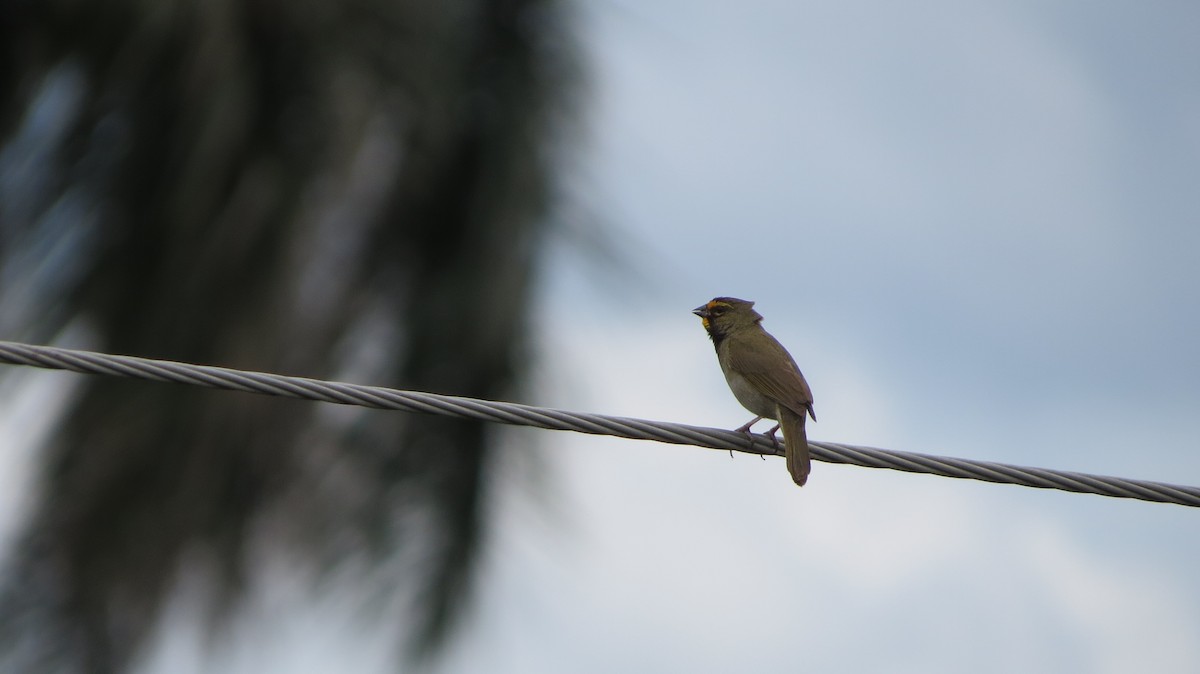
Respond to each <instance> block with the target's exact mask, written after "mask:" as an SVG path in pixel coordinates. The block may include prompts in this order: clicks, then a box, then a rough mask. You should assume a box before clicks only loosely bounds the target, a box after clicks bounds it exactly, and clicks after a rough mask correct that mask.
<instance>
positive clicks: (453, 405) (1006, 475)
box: [0, 341, 1200, 507]
mask: <svg viewBox="0 0 1200 674" xmlns="http://www.w3.org/2000/svg"><path fill="white" fill-rule="evenodd" d="M0 363H9V364H13V365H29V366H33V367H41V368H47V369H52V370H69V371H72V372H80V373H85V374H104V375H112V376H118V377H131V378H136V379H147V380H152V381H162V382H175V383H180V384H191V385H195V386H207V387H211V388H219V389H228V390H233V391H247V392H251V393H261V394H264V395H273V396H282V397H288V398H302V399H306V400H317V401H323V402H331V403H338V404H342V405H359V406H363V407H374V408H379V409H391V410H405V411H409V412H421V413H425V414H442V415H448V416H455V417H463V418H467V419H478V420H483V421H491V422H496V423H502V424H512V425H520V426H535V427H537V428H545V429H554V430H562V431H575V432H578V433H590V434H593V435H610V436H616V437H621V438H631V439H636V440H654V441H656V442H667V443H671V444H677V445H694V446H699V447H707V448H711V449H720V450H732V451H737V452H747V453H751V454H761V455H768V454H769V455H779V454H782V449H781V448H780V447H778V446H776V445H775V444H774V443H773V442H772V441H771V439H770V438H769V437H768V436H766V435H762V434H757V433H755V434H745V433H739V432H737V431H727V430H722V429H718V428H705V427H702V426H688V425H686V424H676V423H669V422H663V421H649V420H646V419H631V418H625V417H613V416H607V415H603V414H588V413H583V412H568V411H565V410H557V409H551V408H546V407H534V406H531V405H521V404H517V403H507V402H499V401H495V400H480V399H476V398H464V397H460V396H450V395H440V394H435V393H422V392H419V391H403V390H398V389H390V388H383V387H379V386H364V385H361V384H347V383H342V382H331V381H322V380H319V379H309V378H306V377H290V376H285V375H278V374H269V373H266V372H250V371H244V370H234V369H229V368H223V367H213V366H209V365H191V364H188V363H178V362H173V361H166V360H154V359H150V358H137V357H132V356H114V355H110V354H104V353H95V352H91V351H79V350H74V349H62V348H58V347H50V346H34V345H30V344H18V343H15V342H4V341H0ZM809 445H810V446H811V449H812V455H813V458H815V459H817V460H818V461H826V462H829V463H844V464H850V465H855V466H864V467H867V468H887V469H891V470H900V471H905V472H909V473H929V474H932V475H941V476H942V477H953V478H960V479H968V480H981V481H984V482H998V483H1004V484H1017V485H1022V486H1026V487H1035V488H1039V489H1058V490H1062V491H1069V492H1077V493H1085V494H1099V495H1101V496H1112V497H1116V498H1131V499H1139V500H1143V501H1155V502H1159V503H1175V504H1178V505H1183V506H1191V507H1200V487H1187V486H1181V485H1172V484H1165V483H1161V482H1150V481H1146V480H1130V479H1126V478H1119V477H1108V476H1103V475H1090V474H1087V473H1075V472H1067V471H1059V470H1050V469H1048V468H1031V467H1026V466H1016V465H1012V464H1006V463H994V462H990V461H974V460H970V459H959V458H953V457H946V456H933V455H929V454H916V453H912V452H899V451H894V450H886V449H875V448H873V447H860V446H855V445H845V444H841V443H836V442H812V441H810V442H809Z"/></svg>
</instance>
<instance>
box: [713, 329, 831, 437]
mask: <svg viewBox="0 0 1200 674" xmlns="http://www.w3.org/2000/svg"><path fill="white" fill-rule="evenodd" d="M763 336H765V337H766V339H765V340H762V342H761V343H762V344H765V345H766V347H765V348H763V349H761V350H758V349H751V348H731V349H730V350H729V356H730V365H732V367H733V369H734V371H736V372H739V373H741V374H742V376H744V377H745V378H746V379H747V380H749V382H750V383H751V384H753V385H754V386H755V388H757V389H759V390H760V391H762V392H763V393H765V394H767V395H768V396H770V397H772V398H774V399H775V401H776V402H777V403H779V404H780V405H783V406H784V407H786V408H788V409H790V410H792V411H793V412H795V413H796V414H799V415H800V416H804V415H805V413H807V414H808V415H809V416H811V417H812V418H813V421H816V420H817V416H816V415H815V414H813V410H812V404H813V397H812V391H811V390H810V389H809V388H808V382H806V381H804V375H803V374H801V373H800V368H799V367H798V366H797V365H796V361H795V360H794V359H793V358H792V356H791V354H789V353H788V352H787V349H785V348H783V345H782V344H780V343H779V341H778V340H776V339H775V338H774V337H772V336H771V335H770V333H767V332H765V331H764V332H763ZM731 346H732V345H731ZM781 362H782V363H786V364H787V365H786V366H784V367H780V366H779V363H781Z"/></svg>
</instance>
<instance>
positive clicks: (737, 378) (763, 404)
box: [725, 371, 779, 420]
mask: <svg viewBox="0 0 1200 674" xmlns="http://www.w3.org/2000/svg"><path fill="white" fill-rule="evenodd" d="M725 381H726V382H728V383H729V389H730V390H731V391H733V397H735V398H737V401H738V402H739V403H741V404H742V407H745V408H746V409H748V410H750V411H751V412H753V413H754V416H757V417H765V418H767V419H776V420H777V419H778V415H779V412H778V411H777V410H776V409H775V401H774V400H772V399H770V398H768V397H767V396H765V395H763V394H762V393H759V392H758V390H757V389H755V388H754V387H753V386H752V385H751V384H750V382H749V381H747V380H746V378H745V377H743V376H742V375H740V374H738V373H736V372H729V371H726V372H725Z"/></svg>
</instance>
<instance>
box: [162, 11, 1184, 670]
mask: <svg viewBox="0 0 1200 674" xmlns="http://www.w3.org/2000/svg"><path fill="white" fill-rule="evenodd" d="M579 18H580V20H581V24H580V28H581V34H582V37H583V38H584V40H585V42H586V44H587V48H588V57H589V61H590V67H591V70H592V77H593V81H592V85H591V90H590V92H589V95H588V96H589V97H588V99H587V104H586V105H585V106H584V108H585V109H586V110H587V119H586V120H585V121H586V124H585V128H586V129H587V131H588V137H587V138H586V139H584V140H583V141H582V144H581V148H580V150H581V156H580V158H579V166H578V167H577V169H576V170H575V171H574V173H573V178H572V179H571V186H572V192H573V193H574V194H575V195H576V198H577V199H578V200H579V205H580V208H581V209H582V210H585V211H587V212H588V213H589V214H590V215H592V216H594V217H597V218H599V219H600V220H602V221H604V222H606V223H608V226H609V227H610V228H611V230H610V231H611V232H612V233H613V238H614V239H615V240H616V241H617V242H618V245H619V248H620V250H621V252H622V254H623V255H625V256H626V259H627V260H628V262H629V263H630V266H631V272H630V273H622V274H620V275H619V277H614V276H605V275H604V274H603V273H602V272H596V271H595V267H594V266H592V265H590V263H589V262H588V260H587V256H586V255H581V254H579V253H578V252H574V251H572V250H571V247H570V246H569V245H564V246H559V247H557V248H556V249H555V252H554V257H553V258H552V259H551V261H550V264H549V265H548V270H547V273H546V276H545V287H544V289H543V291H542V292H541V293H540V295H541V297H542V311H541V313H540V316H541V318H540V324H539V330H540V334H539V344H540V349H539V352H540V356H541V361H540V366H539V375H538V386H537V387H535V388H534V389H533V390H532V391H531V392H530V394H529V396H530V401H531V402H536V403H540V404H547V405H553V406H556V407H565V408H571V409H578V410H586V411H594V412H602V413H609V414H620V415H630V416H640V417H646V418H654V419H664V420H672V421H679V422H686V423H693V424H701V425H712V426H719V427H726V428H733V427H736V426H738V425H740V424H741V423H743V422H744V421H746V420H747V418H748V416H749V415H748V414H747V413H746V412H745V411H744V410H742V408H741V407H740V406H739V405H738V404H737V402H736V401H735V400H734V399H733V397H732V395H731V394H730V393H729V392H728V390H727V388H726V387H725V384H724V381H723V379H722V377H721V375H720V372H719V369H718V367H717V363H716V359H715V356H714V354H713V352H712V347H711V345H710V343H709V342H708V339H707V337H706V336H705V334H704V332H703V330H702V329H701V327H700V325H699V321H698V320H697V319H696V318H695V317H694V316H692V315H691V314H690V313H689V310H690V309H691V308H693V307H695V306H697V305H699V304H701V303H703V302H704V301H706V300H708V299H709V298H711V297H713V296H716V295H733V296H738V297H743V298H746V299H750V300H754V301H756V302H757V303H758V305H757V308H758V310H759V311H760V312H761V313H762V314H763V315H764V316H765V317H766V320H765V323H764V325H765V327H766V328H767V329H768V330H770V331H771V332H773V333H774V334H775V335H776V336H777V337H778V338H779V339H780V340H781V341H782V342H783V343H784V344H785V345H786V346H788V347H789V349H790V350H791V352H792V354H793V355H794V356H795V358H796V360H797V361H798V362H799V364H800V366H801V368H802V369H803V370H804V372H805V374H806V376H807V378H808V381H809V383H810V384H811V386H812V389H813V392H814V397H815V401H816V402H815V405H816V411H817V416H818V418H819V419H820V423H818V424H815V425H813V426H811V427H810V431H809V434H810V437H811V438H813V439H816V440H833V441H839V442H847V443H854V444H866V445H874V446H879V447H886V448H892V449H901V450H909V451H919V452H926V453H935V454H947V455H953V456H962V457H970V458H978V459H988V460H996V461H1004V462H1010V463H1020V464H1029V465H1037V466H1044V467H1052V468H1062V469H1070V470H1078V471H1086V472H1094V473H1102V474H1113V475H1121V476H1126V477H1138V478H1147V479H1155V480H1161V481H1168V482H1177V483H1182V484H1191V485H1198V484H1200V451H1198V450H1200V443H1198V442H1197V440H1196V426H1197V424H1196V410H1197V409H1200V355H1198V352H1200V350H1198V348H1197V345H1198V344H1200V312H1198V310H1197V309H1198V307H1197V294H1198V292H1197V291H1200V264H1197V260H1198V257H1200V255H1198V254H1200V227H1198V226H1197V225H1198V224H1200V189H1198V187H1200V40H1197V39H1196V36H1197V35H1200V5H1197V4H1195V3H1187V2H1159V3H1141V2H1106V3H1094V2H1083V1H1078V2H1070V1H1046V0H1038V1H1037V2H1013V1H1006V2H977V3H962V2H950V1H946V2H918V3H892V2H880V1H873V0H860V1H851V2H837V3H833V2H828V3H807V2H742V3H729V2H708V1H697V0H688V1H683V0H669V1H659V2H648V3H647V2H633V1H632V0H626V1H623V2H615V1H612V0H609V1H606V2H598V3H587V4H586V5H585V6H584V7H582V8H581V12H580V17H579ZM513 437H514V443H513V444H514V447H513V449H512V454H514V455H516V456H514V457H513V458H514V459H516V461H514V462H513V463H514V464H519V463H521V461H520V459H521V457H520V456H519V455H520V454H521V453H522V452H524V453H528V452H531V451H534V450H530V449H529V448H528V447H527V443H529V442H530V441H532V442H535V443H536V444H538V445H539V448H538V449H537V450H536V451H537V452H538V453H540V454H541V455H543V457H544V458H545V461H546V469H547V470H548V471H549V480H548V482H549V488H548V490H547V493H546V494H544V496H543V497H542V500H541V501H535V500H531V499H528V498H522V497H520V496H514V494H516V493H517V492H518V491H519V490H518V489H512V490H505V491H502V494H504V496H502V497H501V498H498V499H497V502H496V504H495V508H494V511H495V513H496V518H497V528H496V530H495V535H494V538H493V540H492V547H491V552H490V555H489V559H488V561H487V564H486V569H485V577H484V582H483V583H482V588H483V589H482V591H481V594H480V596H479V601H478V602H477V604H476V608H477V611H476V612H475V613H474V614H473V617H472V618H471V620H470V621H469V623H468V627H467V629H466V630H465V631H464V633H463V634H462V635H461V638H460V639H459V640H458V641H457V642H456V646H455V648H454V653H453V654H452V655H451V657H450V658H449V659H448V660H447V661H446V662H445V663H444V664H443V667H442V670H443V671H445V672H477V671H488V672H513V673H516V672H521V673H528V672H597V673H599V672H614V671H620V672H663V671H687V672H693V673H695V672H729V671H752V672H784V671H799V670H802V669H803V670H806V671H839V672H878V671H887V672H922V673H928V672H961V671H973V672H1004V671H1021V672H1062V671H1088V672H1129V671H1154V672H1195V671H1198V670H1200V640H1197V638H1196V636H1197V635H1200V574H1198V573H1197V572H1196V569H1197V560H1200V542H1198V541H1200V536H1198V534H1200V512H1197V511H1195V510H1194V509H1188V508H1182V507H1179V506H1169V505H1159V504H1149V503H1141V502H1133V501H1124V500H1117V499H1107V498H1102V497H1097V496H1086V495H1072V494H1064V493H1061V492H1046V491H1040V490H1032V489H1025V488H1020V487H1012V486H998V485H990V484H983V483H978V482H967V481H956V480H948V479H944V478H936V477H931V476H923V475H910V474H904V473H897V472H891V471H875V470H868V469H863V468H853V467H844V466H834V465H829V464H824V463H817V464H816V465H814V467H813V474H812V476H811V479H810V481H809V485H808V486H806V487H805V488H804V489H803V490H799V489H797V488H796V487H794V486H793V485H792V482H791V480H790V479H789V478H788V475H787V473H786V471H785V469H784V465H783V461H782V460H779V459H769V460H767V461H760V460H759V459H757V458H754V457H748V456H745V455H739V456H737V457H736V458H734V459H730V457H729V455H728V454H727V453H722V452H714V451H709V450H702V449H696V448H684V447H675V446H665V445H656V444H653V443H645V442H632V441H625V440H615V439H606V438H594V437H585V436H575V435H572V434H562V433H550V432H544V431H525V432H516V433H514V436H513ZM504 470H505V472H504V473H503V474H501V475H500V478H499V479H500V480H501V481H502V482H504V484H509V485H511V484H519V483H520V482H521V481H522V480H523V479H525V478H523V477H521V475H522V471H521V470H520V469H519V467H517V466H514V465H513V464H510V465H509V466H508V467H507V468H505V469H504ZM509 473H511V475H509ZM280 587H281V588H283V589H278V588H277V594H278V595H279V596H275V598H274V599H272V598H271V596H270V594H271V593H270V591H268V592H267V595H268V596H267V598H266V599H264V603H263V606H264V608H263V609H262V613H261V615H259V616H258V618H260V619H262V618H265V619H266V622H267V623H269V624H270V625H271V627H270V628H268V629H266V630H263V631H261V632H257V633H255V632H252V631H248V632H247V634H250V636H245V637H243V638H242V639H241V641H240V642H239V645H238V646H237V647H236V648H235V650H234V651H233V653H231V654H228V655H227V656H221V657H218V658H217V659H215V660H212V661H209V663H208V664H207V665H197V667H200V668H201V669H197V670H195V671H246V672H249V671H262V668H263V667H264V666H268V664H270V669H272V670H273V671H314V672H315V671H328V668H329V663H330V662H342V663H343V664H348V665H349V666H351V667H353V668H354V670H355V671H359V672H366V671H386V668H385V663H386V650H387V649H386V643H387V637H388V636H390V633H391V632H390V628H389V626H387V625H380V626H376V628H374V629H371V628H369V627H364V626H363V625H362V624H360V623H352V622H346V623H345V624H342V623H339V622H338V621H339V620H341V619H342V618H340V617H339V616H341V617H344V616H347V615H349V614H350V610H349V609H347V608H346V607H345V606H342V605H340V604H338V603H337V601H335V600H329V601H328V602H326V603H325V604H322V605H321V606H320V607H319V608H317V609H309V610H298V609H295V608H294V607H292V608H288V609H287V610H284V609H279V610H276V609H278V608H279V606H280V605H281V604H279V603H278V602H283V603H282V605H285V606H286V605H287V601H286V600H285V599H280V596H287V595H288V592H287V591H286V584H283V585H281V586H280ZM272 602H276V603H274V604H273V603H272ZM252 618H253V616H252ZM346 620H348V619H346ZM202 647H203V646H202V645H197V642H189V641H188V637H186V636H183V633H182V632H180V633H175V634H174V636H171V637H170V638H168V639H167V640H165V641H164V642H163V645H162V646H161V647H160V649H159V651H157V652H156V654H155V655H153V656H152V657H151V658H150V660H149V661H148V664H147V668H146V669H147V671H172V672H174V671H181V669H180V666H179V665H178V662H179V661H180V660H179V654H180V653H182V652H186V651H188V649H200V648H202ZM204 667H208V668H209V669H203V668H204ZM281 667H282V668H286V669H281ZM187 671H193V670H187Z"/></svg>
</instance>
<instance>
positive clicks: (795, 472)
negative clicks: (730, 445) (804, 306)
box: [692, 297, 817, 486]
mask: <svg viewBox="0 0 1200 674" xmlns="http://www.w3.org/2000/svg"><path fill="white" fill-rule="evenodd" d="M692 313H694V314H696V315H697V316H699V317H700V320H701V322H702V323H703V324H704V329H705V330H707V331H708V336H709V337H711V338H712V341H713V346H714V347H715V348H716V350H717V361H718V362H720V364H721V371H722V372H724V373H725V381H726V382H728V383H729V388H730V390H732V391H733V395H734V397H736V398H737V400H738V402H740V403H741V404H742V406H743V407H745V408H746V409H748V410H750V411H751V412H753V413H754V415H755V417H754V419H751V420H750V422H749V423H747V424H746V425H744V426H742V427H741V428H739V429H738V430H739V431H742V432H745V433H749V432H750V427H751V426H753V425H754V424H755V423H757V422H759V421H761V420H762V419H774V420H776V421H778V422H779V425H778V426H776V427H775V428H772V429H771V430H770V431H769V434H770V435H771V437H772V438H774V437H775V431H776V430H777V429H778V430H782V431H783V442H784V450H785V452H786V455H787V468H788V472H789V473H791V475H792V480H794V481H795V483H796V484H798V485H801V486H803V485H804V483H805V482H806V481H807V480H808V473H809V470H810V459H809V452H808V436H807V434H806V433H805V430H804V422H805V419H806V416H811V417H812V419H813V421H816V420H817V415H816V414H814V413H813V397H812V391H811V390H810V389H809V388H808V382H806V381H804V375H803V374H801V372H800V368H799V367H797V366H796V361H795V360H794V359H793V358H792V356H791V354H789V353H788V352H787V349H785V348H783V345H782V344H780V343H779V341H778V340H776V339H775V338H774V337H772V336H771V335H770V333H768V332H767V331H766V330H763V328H762V325H760V322H761V321H762V315H760V314H759V313H758V312H757V311H755V310H754V303H753V302H748V301H746V300H739V299H736V298H733V297H718V298H716V299H713V300H711V301H709V302H708V303H707V304H705V305H704V306H700V307H696V308H695V309H694V310H692Z"/></svg>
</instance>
